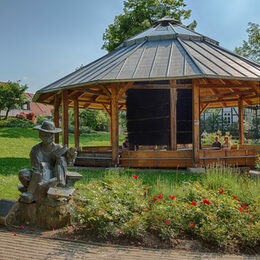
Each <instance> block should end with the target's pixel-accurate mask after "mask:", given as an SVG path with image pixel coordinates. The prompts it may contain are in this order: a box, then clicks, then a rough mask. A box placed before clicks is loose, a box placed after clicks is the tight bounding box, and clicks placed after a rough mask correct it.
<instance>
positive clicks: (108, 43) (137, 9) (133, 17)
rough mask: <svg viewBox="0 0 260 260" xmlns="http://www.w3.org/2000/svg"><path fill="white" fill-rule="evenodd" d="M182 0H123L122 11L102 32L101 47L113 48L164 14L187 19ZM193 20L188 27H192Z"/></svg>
mask: <svg viewBox="0 0 260 260" xmlns="http://www.w3.org/2000/svg"><path fill="white" fill-rule="evenodd" d="M185 6H186V5H185V4H184V0H127V1H124V13H123V14H120V15H118V16H116V17H115V19H114V23H113V24H110V25H109V26H108V28H107V29H106V31H105V33H104V34H103V40H104V44H103V46H102V49H106V50H107V51H108V52H110V51H112V50H114V49H115V48H116V47H117V46H119V45H120V44H121V43H122V42H123V41H125V40H126V39H128V38H130V37H132V36H134V35H136V34H138V33H140V32H142V31H144V30H145V29H147V28H149V27H150V26H151V25H152V24H153V23H154V22H155V21H157V20H159V19H161V18H162V17H164V16H167V17H170V18H174V19H176V20H179V21H181V20H182V19H188V18H189V17H190V14H191V10H185V9H184V7H185ZM196 25H197V22H196V21H193V22H192V23H191V24H190V25H188V27H189V28H190V29H194V28H195V27H196Z"/></svg>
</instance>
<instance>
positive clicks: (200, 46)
mask: <svg viewBox="0 0 260 260" xmlns="http://www.w3.org/2000/svg"><path fill="white" fill-rule="evenodd" d="M191 41H192V42H193V43H194V44H196V45H197V46H198V47H199V48H201V49H203V50H205V51H206V52H209V53H210V54H211V55H212V56H214V57H215V58H217V59H218V60H220V61H221V62H223V63H225V64H226V65H228V66H230V67H231V68H232V69H233V70H235V71H237V72H238V73H240V74H243V75H244V76H247V75H245V74H244V73H242V72H240V71H239V70H238V69H236V68H235V67H233V66H232V65H230V64H228V63H227V62H226V61H224V60H222V59H220V57H218V56H217V55H215V54H214V53H212V52H210V50H207V49H205V48H204V47H203V46H202V45H199V44H198V43H196V42H195V41H193V40H191ZM203 43H204V44H206V42H203ZM222 69H223V68H222ZM223 70H225V69H223ZM225 71H226V70H225Z"/></svg>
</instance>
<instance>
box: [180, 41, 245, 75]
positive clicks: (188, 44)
mask: <svg viewBox="0 0 260 260" xmlns="http://www.w3.org/2000/svg"><path fill="white" fill-rule="evenodd" d="M184 44H186V45H188V46H189V48H191V49H193V50H194V51H195V52H197V53H198V54H200V55H201V56H202V57H204V58H205V59H207V60H208V61H210V62H211V63H213V64H214V65H215V66H216V67H218V68H220V69H221V70H223V71H224V72H226V73H227V74H229V75H230V76H232V73H230V72H228V71H227V70H225V69H224V68H222V67H221V66H219V65H218V64H217V63H216V62H214V61H213V60H210V59H209V58H208V57H207V56H206V55H204V54H203V53H201V52H200V51H199V50H196V49H195V48H194V47H192V46H190V45H189V44H188V43H186V42H185V41H184ZM230 67H231V66H230ZM239 73H240V74H242V75H244V74H243V73H241V72H239ZM244 76H246V75H244Z"/></svg>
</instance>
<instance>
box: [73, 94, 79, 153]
mask: <svg viewBox="0 0 260 260" xmlns="http://www.w3.org/2000/svg"><path fill="white" fill-rule="evenodd" d="M79 135H80V133H79V101H78V99H77V98H76V99H75V100H74V143H75V147H76V148H77V150H79Z"/></svg>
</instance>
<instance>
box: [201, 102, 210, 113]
mask: <svg viewBox="0 0 260 260" xmlns="http://www.w3.org/2000/svg"><path fill="white" fill-rule="evenodd" d="M208 106H209V103H207V104H205V106H203V107H202V109H201V110H200V114H202V113H203V112H204V111H205V110H206V109H207V107H208Z"/></svg>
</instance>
